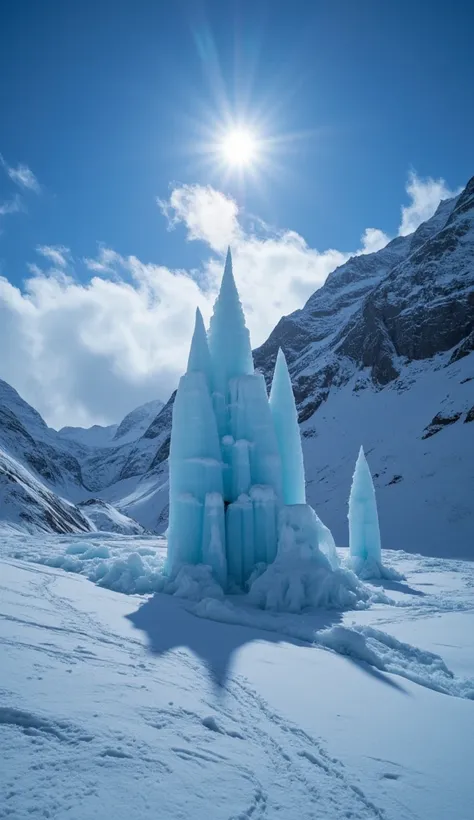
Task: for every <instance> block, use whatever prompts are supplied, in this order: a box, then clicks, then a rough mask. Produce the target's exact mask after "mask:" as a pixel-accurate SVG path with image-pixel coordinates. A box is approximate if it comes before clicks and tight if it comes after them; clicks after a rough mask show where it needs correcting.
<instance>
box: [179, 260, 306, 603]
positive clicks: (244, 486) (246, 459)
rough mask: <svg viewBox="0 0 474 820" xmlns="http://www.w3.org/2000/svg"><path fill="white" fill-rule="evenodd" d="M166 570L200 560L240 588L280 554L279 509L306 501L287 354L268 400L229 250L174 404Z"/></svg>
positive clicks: (222, 581)
mask: <svg viewBox="0 0 474 820" xmlns="http://www.w3.org/2000/svg"><path fill="white" fill-rule="evenodd" d="M169 466H170V517H169V529H168V563H167V571H168V573H169V574H171V575H173V574H174V573H176V572H177V571H179V569H180V567H182V566H183V565H185V564H207V565H209V566H210V567H211V568H212V572H213V575H214V577H215V578H216V580H217V581H218V582H219V583H220V584H221V585H222V586H223V587H224V588H226V587H227V588H232V587H233V586H236V587H240V588H242V587H243V586H244V585H245V582H246V581H247V580H248V579H249V577H250V575H251V574H252V572H253V570H254V568H255V566H256V564H258V563H260V562H263V563H265V564H270V563H272V562H273V561H274V559H275V557H276V554H277V545H278V520H279V513H280V511H281V509H282V507H283V506H284V505H300V504H301V505H304V504H305V501H306V498H305V478H304V467H303V455H302V448H301V440H300V433H299V428H298V419H297V413H296V407H295V401H294V397H293V391H292V386H291V381H290V376H289V373H288V368H287V366H286V361H285V357H284V355H283V353H282V351H281V350H280V351H279V353H278V358H277V363H276V367H275V373H274V377H273V384H272V388H271V393H270V399H269V398H268V394H267V388H266V384H265V379H264V377H263V375H262V374H261V373H256V372H255V370H254V365H253V358H252V350H251V346H250V335H249V332H248V330H247V327H246V325H245V317H244V312H243V309H242V305H241V303H240V299H239V294H238V292H237V288H236V285H235V280H234V276H233V272H232V257H231V253H230V250H229V251H228V253H227V259H226V263H225V269H224V276H223V279H222V285H221V289H220V293H219V295H218V297H217V300H216V303H215V305H214V313H213V315H212V318H211V322H210V327H209V332H208V334H206V331H205V328H204V323H203V320H202V316H201V313H200V311H199V310H197V311H196V324H195V329H194V335H193V339H192V343H191V350H190V353H189V360H188V367H187V372H186V373H185V375H184V376H182V378H181V380H180V383H179V387H178V392H177V395H176V399H175V403H174V409H173V423H172V433H171V447H170V457H169Z"/></svg>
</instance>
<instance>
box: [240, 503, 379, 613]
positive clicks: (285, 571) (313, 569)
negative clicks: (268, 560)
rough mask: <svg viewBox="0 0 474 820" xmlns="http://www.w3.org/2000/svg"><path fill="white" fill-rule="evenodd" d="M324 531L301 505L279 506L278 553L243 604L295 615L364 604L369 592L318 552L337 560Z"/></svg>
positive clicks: (356, 606) (354, 578) (369, 595)
mask: <svg viewBox="0 0 474 820" xmlns="http://www.w3.org/2000/svg"><path fill="white" fill-rule="evenodd" d="M328 533H329V530H328V529H327V527H325V526H324V524H322V522H321V521H320V520H319V518H318V516H317V515H316V513H315V512H314V510H313V509H312V508H311V507H310V506H309V505H307V504H294V505H291V506H286V507H283V508H282V510H281V511H280V518H279V538H278V552H277V556H276V559H275V561H274V562H273V563H272V564H270V565H269V566H268V567H267V568H266V570H265V571H264V572H263V573H262V574H260V575H258V577H256V578H255V577H253V578H252V583H251V586H250V590H249V600H250V601H251V603H253V604H254V605H256V606H258V607H260V608H261V609H270V610H276V611H283V612H301V611H303V610H304V609H308V608H320V607H321V608H325V609H354V608H360V607H365V606H367V605H368V601H369V600H370V597H371V593H370V591H369V590H368V589H367V588H366V587H365V586H364V585H363V584H362V583H361V582H360V581H359V580H358V578H357V577H356V576H355V575H354V573H352V572H350V571H348V570H344V569H337V568H335V569H333V567H332V565H331V561H330V559H329V558H328V557H326V555H325V554H324V553H323V552H322V551H321V549H320V545H321V546H322V545H323V544H324V547H325V549H326V550H328V551H329V553H330V555H331V558H332V561H333V562H334V563H335V561H336V560H337V556H336V557H335V555H333V554H332V551H333V549H334V554H335V548H334V543H333V541H332V536H330V533H329V534H328Z"/></svg>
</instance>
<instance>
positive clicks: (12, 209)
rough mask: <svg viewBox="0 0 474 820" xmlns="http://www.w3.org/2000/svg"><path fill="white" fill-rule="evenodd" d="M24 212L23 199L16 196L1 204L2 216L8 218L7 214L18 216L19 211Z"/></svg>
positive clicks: (0, 211) (0, 213)
mask: <svg viewBox="0 0 474 820" xmlns="http://www.w3.org/2000/svg"><path fill="white" fill-rule="evenodd" d="M22 210H23V205H22V201H21V197H20V196H18V194H16V196H14V197H13V198H12V199H7V200H5V201H4V202H0V216H6V215H7V214H16V213H18V211H22Z"/></svg>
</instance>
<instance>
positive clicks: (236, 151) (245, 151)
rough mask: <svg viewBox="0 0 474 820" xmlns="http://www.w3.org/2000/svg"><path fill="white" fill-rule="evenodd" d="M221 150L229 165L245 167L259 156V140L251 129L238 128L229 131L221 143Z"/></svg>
mask: <svg viewBox="0 0 474 820" xmlns="http://www.w3.org/2000/svg"><path fill="white" fill-rule="evenodd" d="M220 148H221V152H222V156H223V158H224V160H225V162H226V163H227V164H228V165H232V166H239V167H241V168H242V167H244V166H246V165H251V164H252V163H253V162H254V160H255V159H256V157H257V141H256V139H255V137H254V136H253V134H252V133H251V132H250V131H247V130H245V129H244V128H238V129H235V130H233V131H229V133H228V134H226V136H225V137H224V139H223V140H222V143H221V146H220Z"/></svg>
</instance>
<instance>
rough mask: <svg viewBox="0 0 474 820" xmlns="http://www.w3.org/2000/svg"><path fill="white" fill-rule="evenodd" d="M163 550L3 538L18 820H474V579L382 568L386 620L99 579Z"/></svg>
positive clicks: (4, 691) (105, 540)
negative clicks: (143, 590) (275, 609)
mask: <svg viewBox="0 0 474 820" xmlns="http://www.w3.org/2000/svg"><path fill="white" fill-rule="evenodd" d="M84 548H85V549H84ZM164 553H165V544H164V542H163V541H157V539H153V538H146V537H143V536H142V537H135V538H131V537H129V538H126V537H120V536H115V535H113V536H112V535H110V536H104V534H103V533H101V534H97V535H96V534H92V535H91V534H88V535H82V536H56V537H54V536H46V537H44V538H43V537H41V538H38V537H36V538H33V537H28V536H7V535H2V540H1V543H0V556H1V561H0V644H1V646H0V670H1V682H0V686H1V689H0V748H1V750H2V754H1V757H2V763H1V765H0V818H7V817H8V818H14V820H23V818H25V820H26V818H29V817H38V818H61V820H62V819H63V818H68V820H89V818H90V819H91V820H92V818H97V817H105V816H113V817H114V818H115V820H121V818H123V820H129V818H133V820H145V819H146V820H148V818H150V820H151V818H153V820H155V819H156V818H157V817H159V818H171V819H172V820H174V819H175V818H176V820H177V819H178V818H192V820H201V818H202V819H203V820H204V818H205V820H237V819H239V820H247V818H252V820H256V819H257V818H261V820H263V819H264V818H268V820H271V819H272V818H281V820H283V818H284V820H310V818H311V820H312V819H313V818H321V820H340V819H341V818H364V819H365V818H386V820H414V819H416V820H447V818H453V820H454V819H455V820H471V818H472V806H473V805H474V784H473V781H472V776H471V775H472V760H473V759H474V703H473V702H472V700H471V699H470V698H472V697H473V692H474V684H473V680H474V651H473V648H474V641H473V634H474V565H472V564H469V563H465V562H458V561H448V560H442V559H437V558H436V559H435V558H425V557H423V558H422V557H419V556H413V555H408V554H406V553H389V554H384V561H385V562H386V563H388V564H389V565H391V566H392V567H394V568H396V569H398V570H399V571H401V572H403V573H405V575H406V576H407V582H406V583H404V582H391V583H390V582H386V587H385V592H386V596H388V598H387V599H386V602H385V603H374V604H372V605H371V607H370V608H369V609H363V610H359V611H355V612H354V611H352V612H346V613H340V612H337V611H319V612H317V613H306V614H304V615H288V614H274V613H273V614H272V613H268V612H259V611H256V610H254V609H252V608H251V607H249V606H248V604H246V602H245V600H244V599H243V598H242V597H240V598H239V597H238V596H237V597H236V596H233V597H232V599H231V600H229V599H228V600H225V601H222V600H221V601H219V600H213V601H209V600H208V601H201V602H200V603H196V602H190V601H187V600H184V599H180V598H177V597H172V596H169V595H164V594H156V595H155V596H154V597H145V596H138V595H133V594H132V595H124V594H122V593H120V592H116V591H113V590H110V589H106V588H104V587H100V586H99V585H97V583H96V584H93V583H91V582H90V580H89V578H92V579H94V577H95V578H96V579H97V580H98V583H99V584H100V583H104V580H105V582H106V583H109V585H111V586H113V585H114V584H115V585H116V584H117V583H118V581H117V579H122V581H121V583H122V584H124V585H125V583H126V575H124V573H126V571H127V567H128V572H129V576H128V578H130V577H133V575H134V570H133V567H135V578H136V577H140V576H137V575H136V571H137V570H136V565H137V558H136V556H140V560H141V561H142V564H143V566H142V567H141V572H142V576H143V575H144V574H145V575H146V573H148V576H149V577H150V578H153V577H155V578H156V577H157V573H158V571H159V568H160V567H161V565H162V562H163V558H164ZM130 555H133V556H134V557H133V558H132V559H130V558H129V556H130ZM14 556H17V557H14ZM65 556H68V557H69V559H70V560H71V562H72V563H71V564H70V565H69V566H67V564H64V561H65ZM39 557H41V558H42V560H48V561H49V562H50V563H60V559H61V557H63V558H64V561H63V565H65V566H66V569H69V570H71V569H72V570H74V571H73V572H72V573H71V572H65V571H64V569H62V568H57V567H52V566H47V565H45V564H39V563H37V559H38V558H39ZM74 562H77V563H74ZM101 564H102V565H103V566H104V568H105V571H101V570H100V569H99V567H100V565H101ZM117 567H118V569H117ZM114 568H115V570H116V572H115V575H114V574H113V572H112V570H113V569H114ZM107 577H108V581H107ZM114 578H115V580H114ZM130 588H132V586H130ZM377 591H379V592H380V587H378V588H375V587H374V592H377ZM379 600H383V596H380V595H379ZM199 615H200V616H201V617H197V616H199ZM225 620H226V621H228V622H227V623H224V622H222V621H225ZM229 621H230V622H231V621H233V622H234V623H229ZM242 624H244V625H242ZM296 636H300V638H304V639H305V640H299V639H298V638H297V637H296ZM328 650H329V651H328ZM390 670H391V671H390ZM415 681H418V682H415ZM439 690H441V691H439ZM443 692H449V693H450V694H443Z"/></svg>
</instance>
